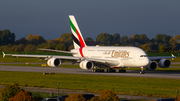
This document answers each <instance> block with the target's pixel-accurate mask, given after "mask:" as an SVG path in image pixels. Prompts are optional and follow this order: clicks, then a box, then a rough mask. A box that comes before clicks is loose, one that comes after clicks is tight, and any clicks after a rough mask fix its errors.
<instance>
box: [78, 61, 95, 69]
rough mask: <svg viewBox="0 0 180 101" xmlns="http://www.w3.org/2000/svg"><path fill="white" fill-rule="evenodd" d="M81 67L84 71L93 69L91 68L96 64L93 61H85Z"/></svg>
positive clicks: (81, 63)
mask: <svg viewBox="0 0 180 101" xmlns="http://www.w3.org/2000/svg"><path fill="white" fill-rule="evenodd" d="M79 66H80V67H81V68H82V69H91V68H93V66H94V64H93V62H91V61H87V60H84V61H81V62H80V64H79Z"/></svg>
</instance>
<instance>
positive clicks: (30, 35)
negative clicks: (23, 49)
mask: <svg viewBox="0 0 180 101" xmlns="http://www.w3.org/2000/svg"><path fill="white" fill-rule="evenodd" d="M33 36H34V35H33V34H29V35H28V36H27V37H26V39H27V40H28V41H31V40H32V39H33Z"/></svg>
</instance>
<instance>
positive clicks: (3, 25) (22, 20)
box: [0, 0, 180, 40]
mask: <svg viewBox="0 0 180 101" xmlns="http://www.w3.org/2000/svg"><path fill="white" fill-rule="evenodd" d="M179 4H180V0H1V3H0V30H5V29H9V30H10V31H11V32H13V33H15V35H16V40H18V39H20V38H22V37H27V36H28V34H33V35H35V34H37V35H40V36H42V37H44V39H56V38H60V36H61V35H62V34H64V33H71V30H70V23H69V18H68V15H74V16H75V18H76V21H77V23H78V25H79V28H80V30H81V33H82V35H83V37H84V38H87V37H91V38H93V39H94V40H96V37H97V35H98V34H100V33H108V34H111V35H113V34H115V33H119V34H120V36H121V37H122V36H128V37H129V36H131V35H135V34H146V35H147V37H148V38H150V39H151V38H155V37H156V35H157V34H159V33H160V34H166V35H170V36H173V31H174V32H175V35H178V34H180V6H179Z"/></svg>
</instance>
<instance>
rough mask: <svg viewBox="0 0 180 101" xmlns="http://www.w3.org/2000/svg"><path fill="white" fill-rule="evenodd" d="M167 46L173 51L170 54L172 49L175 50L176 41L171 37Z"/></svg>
mask: <svg viewBox="0 0 180 101" xmlns="http://www.w3.org/2000/svg"><path fill="white" fill-rule="evenodd" d="M169 44H170V45H171V46H172V47H173V49H172V52H173V51H174V49H175V47H176V45H177V41H176V39H175V38H173V37H172V38H171V39H170V40H169Z"/></svg>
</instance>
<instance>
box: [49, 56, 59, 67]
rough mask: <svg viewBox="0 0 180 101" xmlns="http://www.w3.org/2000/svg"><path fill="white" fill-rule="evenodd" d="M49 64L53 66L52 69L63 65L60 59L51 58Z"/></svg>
mask: <svg viewBox="0 0 180 101" xmlns="http://www.w3.org/2000/svg"><path fill="white" fill-rule="evenodd" d="M47 64H48V66H51V67H57V66H60V65H61V60H60V59H58V58H50V59H49V60H48V61H47Z"/></svg>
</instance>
